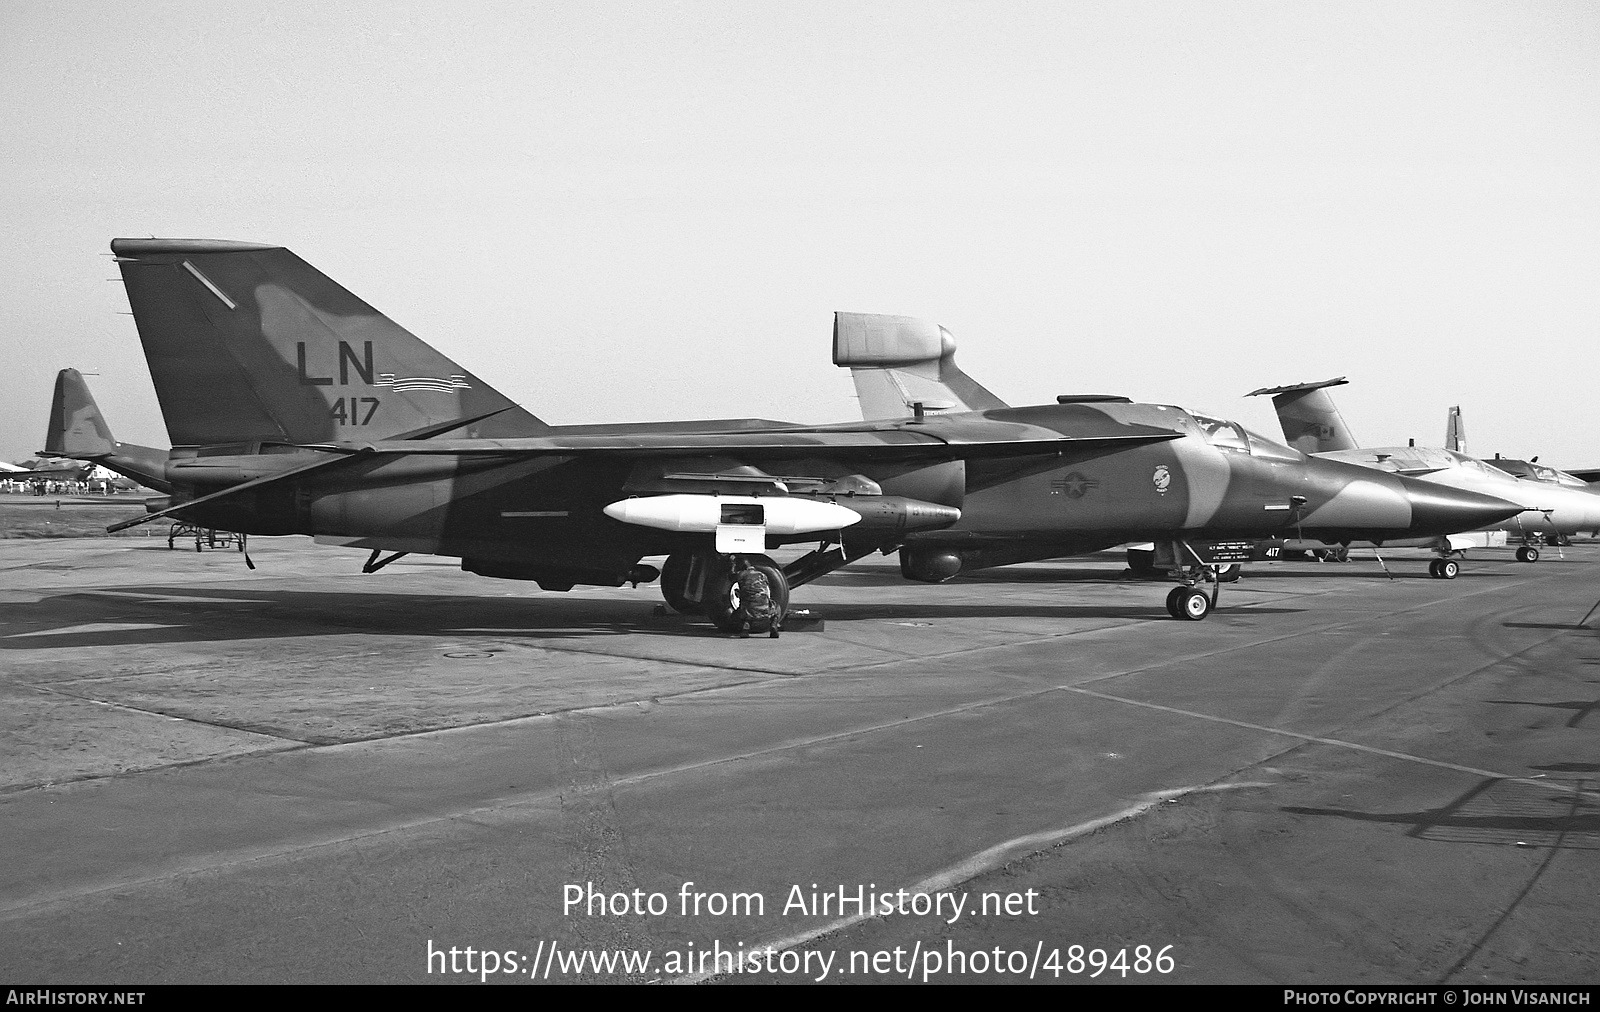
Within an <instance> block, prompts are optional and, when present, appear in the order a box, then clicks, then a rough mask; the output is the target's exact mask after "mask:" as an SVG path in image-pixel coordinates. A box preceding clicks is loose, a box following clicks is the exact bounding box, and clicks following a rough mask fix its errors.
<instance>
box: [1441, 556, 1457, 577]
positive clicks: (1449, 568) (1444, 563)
mask: <svg viewBox="0 0 1600 1012" xmlns="http://www.w3.org/2000/svg"><path fill="white" fill-rule="evenodd" d="M1460 575H1461V563H1459V562H1457V561H1456V560H1455V559H1440V560H1439V579H1441V580H1454V579H1455V578H1456V577H1457V576H1460Z"/></svg>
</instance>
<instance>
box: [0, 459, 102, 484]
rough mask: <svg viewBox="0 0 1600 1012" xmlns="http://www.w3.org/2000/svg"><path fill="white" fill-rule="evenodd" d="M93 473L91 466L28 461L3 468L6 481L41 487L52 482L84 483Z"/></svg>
mask: <svg viewBox="0 0 1600 1012" xmlns="http://www.w3.org/2000/svg"><path fill="white" fill-rule="evenodd" d="M93 471H94V467H93V465H89V466H85V465H83V464H61V463H55V462H52V461H45V460H30V461H25V462H24V463H22V464H6V465H5V466H4V473H5V479H6V480H7V481H20V482H27V483H29V484H33V485H43V484H45V483H47V482H52V481H59V482H68V483H77V482H80V481H86V480H88V478H89V475H90V474H91V472H93Z"/></svg>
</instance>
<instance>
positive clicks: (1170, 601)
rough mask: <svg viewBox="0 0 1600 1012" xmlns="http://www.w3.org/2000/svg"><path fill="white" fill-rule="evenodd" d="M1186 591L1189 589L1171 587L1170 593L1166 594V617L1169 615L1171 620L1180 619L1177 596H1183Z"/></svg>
mask: <svg viewBox="0 0 1600 1012" xmlns="http://www.w3.org/2000/svg"><path fill="white" fill-rule="evenodd" d="M1188 589H1189V588H1188V587H1173V588H1172V589H1171V590H1170V591H1168V592H1167V614H1168V615H1171V616H1172V617H1173V618H1182V617H1183V616H1182V615H1181V614H1180V613H1179V612H1178V597H1179V595H1181V594H1183V593H1184V592H1185V591H1186V590H1188Z"/></svg>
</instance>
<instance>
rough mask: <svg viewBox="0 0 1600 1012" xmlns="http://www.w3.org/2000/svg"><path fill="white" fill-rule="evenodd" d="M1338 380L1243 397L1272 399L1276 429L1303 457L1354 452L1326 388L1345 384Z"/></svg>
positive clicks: (1354, 445)
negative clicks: (1276, 418) (1276, 416)
mask: <svg viewBox="0 0 1600 1012" xmlns="http://www.w3.org/2000/svg"><path fill="white" fill-rule="evenodd" d="M1348 382H1350V381H1349V380H1347V379H1345V378H1344V377H1343V376H1340V377H1339V378H1338V379H1331V380H1323V381H1322V382H1321V383H1296V384H1293V385H1291V386H1286V387H1262V388H1261V389H1260V390H1252V391H1250V392H1249V393H1248V394H1246V395H1245V396H1246V397H1257V396H1260V395H1262V394H1271V395H1272V406H1273V407H1274V408H1275V409H1277V412H1278V425H1280V426H1281V427H1282V428H1283V440H1284V442H1286V443H1288V444H1289V445H1290V446H1292V447H1294V448H1295V449H1296V450H1299V451H1300V452H1302V453H1327V452H1329V451H1332V450H1354V449H1357V448H1358V447H1359V444H1357V443H1356V441H1355V438H1354V437H1353V436H1351V435H1350V429H1349V427H1348V426H1346V425H1345V424H1344V417H1343V416H1342V415H1340V414H1339V409H1338V408H1336V407H1334V404H1333V398H1332V397H1330V396H1329V395H1328V390H1327V388H1328V387H1336V386H1340V385H1341V384H1344V383H1348Z"/></svg>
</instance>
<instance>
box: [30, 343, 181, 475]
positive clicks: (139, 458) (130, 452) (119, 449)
mask: <svg viewBox="0 0 1600 1012" xmlns="http://www.w3.org/2000/svg"><path fill="white" fill-rule="evenodd" d="M43 454H44V455H45V456H48V457H66V458H68V459H70V460H87V461H93V462H94V463H96V464H100V465H101V466H103V467H108V468H110V469H111V470H113V471H115V472H117V473H118V474H121V475H125V476H126V477H129V478H132V479H133V480H134V481H137V482H138V483H139V484H141V485H144V486H146V487H148V488H153V489H156V490H157V491H161V492H170V491H172V486H171V484H169V483H168V482H167V480H166V465H167V451H166V450H158V449H156V448H154V447H150V446H139V445H138V444H136V443H121V442H118V441H117V439H116V437H114V436H113V435H111V427H110V426H109V425H107V424H106V420H105V416H104V415H102V414H101V413H100V408H99V406H98V405H97V404H95V402H94V395H93V394H91V393H89V384H87V383H85V382H84V381H83V374H82V373H80V372H78V370H76V369H63V370H61V371H60V372H59V373H57V374H56V393H55V398H54V399H53V400H52V401H51V403H50V424H49V426H48V428H47V429H46V431H45V436H44V450H43Z"/></svg>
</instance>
